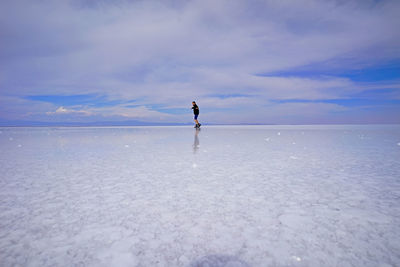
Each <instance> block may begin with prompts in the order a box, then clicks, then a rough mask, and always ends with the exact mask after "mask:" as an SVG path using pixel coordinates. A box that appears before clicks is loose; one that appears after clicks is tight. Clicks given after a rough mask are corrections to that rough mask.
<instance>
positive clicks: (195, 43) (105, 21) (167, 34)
mask: <svg viewBox="0 0 400 267" xmlns="http://www.w3.org/2000/svg"><path fill="white" fill-rule="evenodd" d="M0 5H1V7H2V8H0V10H1V11H0V15H1V18H2V20H1V25H3V26H2V28H1V30H2V32H3V37H4V38H2V48H1V51H0V57H1V58H0V59H1V61H2V66H3V67H2V70H1V75H0V77H1V83H2V86H1V87H0V96H5V95H6V94H8V95H10V94H11V95H12V96H16V97H17V96H26V95H53V94H55V95H57V94H63V95H75V94H86V93H96V94H101V95H106V96H108V97H109V98H110V99H123V100H133V99H135V100H136V101H138V104H139V105H142V108H126V107H124V106H123V105H116V106H115V107H113V108H109V109H107V110H106V109H97V110H96V111H93V110H90V109H87V108H85V109H84V110H86V111H85V112H90V113H84V112H83V111H80V110H79V109H74V108H72V109H66V108H64V109H65V111H63V110H62V109H61V110H60V111H58V112H57V111H52V112H48V114H49V115H50V114H53V115H54V114H72V113H76V114H78V113H79V112H81V113H82V112H83V113H82V115H85V114H86V115H89V114H96V115H99V114H100V115H101V116H108V114H118V116H127V117H130V116H132V117H141V118H149V119H154V118H156V117H160V116H161V117H162V118H164V119H165V118H166V119H169V118H170V119H171V120H174V118H175V119H180V117H179V116H178V115H176V116H170V115H168V116H169V117H165V116H167V115H163V114H162V113H161V114H158V113H160V112H158V113H157V111H155V110H151V109H148V108H143V107H144V106H146V105H149V104H162V105H165V106H170V107H186V105H187V103H189V104H190V102H191V100H193V99H199V100H203V106H202V107H203V108H213V107H215V108H224V107H228V106H234V107H237V108H243V109H245V108H246V107H249V106H251V107H256V108H259V109H262V106H263V105H264V104H265V103H268V102H269V101H270V100H272V99H278V100H279V99H281V100H282V99H308V100H317V99H340V98H346V97H349V96H351V95H353V94H356V93H360V92H363V91H364V90H371V89H370V88H371V87H372V85H365V84H360V83H356V82H353V81H351V80H350V79H345V78H340V77H334V76H330V77H308V78H304V77H303V78H300V77H293V76H292V77H290V76H279V77H278V76H273V75H272V76H268V77H261V76H255V74H259V73H268V72H279V71H286V70H290V69H293V68H298V67H302V66H307V65H309V66H313V64H319V65H320V66H322V67H323V68H325V69H327V70H328V71H329V70H330V69H338V68H346V69H354V68H360V67H364V66H371V65H374V64H379V63H381V62H385V61H386V60H391V59H397V58H398V57H399V56H398V55H399V54H400V51H399V47H400V33H399V31H398V28H399V26H400V22H399V19H398V13H399V12H400V2H399V1H379V2H375V1H369V0H366V1H344V2H343V1H317V0H315V1H309V0H307V1H305V0H304V1H244V0H243V1H227V0H226V1H206V0H203V1H117V2H107V1H99V2H96V3H95V2H91V1H39V2H32V1H9V2H7V3H6V2H2V4H0ZM21 18H23V19H21ZM311 68H312V67H311ZM376 86H377V87H380V86H381V85H380V84H376ZM229 94H245V95H250V96H254V98H250V97H242V98H237V97H235V98H227V99H220V98H218V97H217V96H218V95H229ZM213 95H214V96H215V97H213ZM7 106H8V108H9V109H8V110H11V109H13V108H12V104H8V105H7ZM282 107H283V106H282ZM29 109H30V108H29V107H25V108H23V109H21V110H24V112H25V110H29ZM47 110H49V109H48V107H47ZM88 110H90V111H88ZM255 110H256V109H255ZM30 112H34V111H32V110H31V111H30ZM103 112H104V113H103ZM42 113H43V112H42ZM44 113H45V112H44ZM218 116H220V117H221V119H222V115H221V114H219V115H218V114H217V115H216V118H218ZM254 116H255V114H254Z"/></svg>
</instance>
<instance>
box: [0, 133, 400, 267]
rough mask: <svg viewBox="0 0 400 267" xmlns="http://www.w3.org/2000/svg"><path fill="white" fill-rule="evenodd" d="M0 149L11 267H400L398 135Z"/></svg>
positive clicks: (5, 138)
mask: <svg viewBox="0 0 400 267" xmlns="http://www.w3.org/2000/svg"><path fill="white" fill-rule="evenodd" d="M0 151H1V153H0V170H1V171H0V265H1V266H399V264H400V253H399V251H400V160H399V159H400V126H394V125H375V126H368V125H365V126H352V125H347V126H340V125H338V126H208V127H204V128H203V129H201V130H200V131H196V130H195V129H193V128H192V127H119V128H117V127H116V128H113V127H109V128H107V127H104V128H72V127H71V128H4V127H3V128H0ZM206 264H209V265H206ZM229 264H230V265H229Z"/></svg>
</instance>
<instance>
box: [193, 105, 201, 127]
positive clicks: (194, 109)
mask: <svg viewBox="0 0 400 267" xmlns="http://www.w3.org/2000/svg"><path fill="white" fill-rule="evenodd" d="M192 105H193V107H192V109H193V114H194V122H196V126H194V128H200V126H201V124H200V123H199V121H198V120H197V117H198V116H199V113H200V110H199V107H198V106H197V105H196V101H193V102H192Z"/></svg>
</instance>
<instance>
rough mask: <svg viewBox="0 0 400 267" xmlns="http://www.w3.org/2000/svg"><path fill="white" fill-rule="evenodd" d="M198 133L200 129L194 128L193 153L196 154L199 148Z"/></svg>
mask: <svg viewBox="0 0 400 267" xmlns="http://www.w3.org/2000/svg"><path fill="white" fill-rule="evenodd" d="M199 132H200V128H196V131H195V132H194V142H193V153H196V152H197V150H198V149H199V146H200V141H199Z"/></svg>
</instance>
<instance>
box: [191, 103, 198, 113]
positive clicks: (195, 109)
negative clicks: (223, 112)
mask: <svg viewBox="0 0 400 267" xmlns="http://www.w3.org/2000/svg"><path fill="white" fill-rule="evenodd" d="M192 109H193V113H194V115H199V113H200V110H199V107H198V106H197V105H196V104H194V106H193V107H192Z"/></svg>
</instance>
